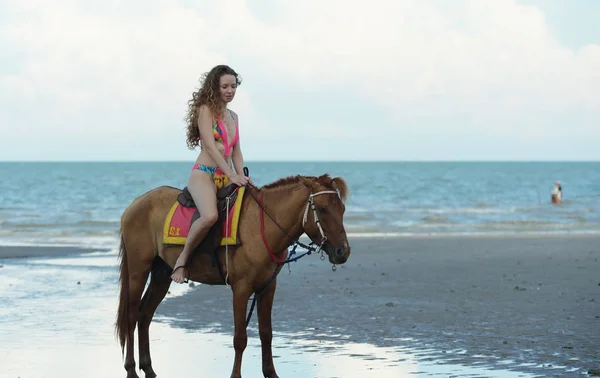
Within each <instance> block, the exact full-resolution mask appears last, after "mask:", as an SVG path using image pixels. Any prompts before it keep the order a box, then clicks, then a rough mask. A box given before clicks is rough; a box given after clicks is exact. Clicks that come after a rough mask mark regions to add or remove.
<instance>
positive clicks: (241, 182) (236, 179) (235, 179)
mask: <svg viewBox="0 0 600 378" xmlns="http://www.w3.org/2000/svg"><path fill="white" fill-rule="evenodd" d="M229 181H231V182H232V183H234V184H236V185H237V186H245V185H246V184H247V183H249V182H250V177H247V176H243V175H238V174H233V175H231V176H230V177H229Z"/></svg>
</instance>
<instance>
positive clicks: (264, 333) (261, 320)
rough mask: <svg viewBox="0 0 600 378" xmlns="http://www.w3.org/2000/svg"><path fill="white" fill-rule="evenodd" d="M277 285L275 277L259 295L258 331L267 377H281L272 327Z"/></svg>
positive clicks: (263, 366)
mask: <svg viewBox="0 0 600 378" xmlns="http://www.w3.org/2000/svg"><path fill="white" fill-rule="evenodd" d="M276 287H277V279H274V280H273V282H271V285H269V287H268V288H266V289H265V291H264V292H262V293H261V295H260V296H259V297H258V306H257V310H258V332H259V334H260V345H261V348H262V371H263V375H264V376H265V377H267V378H279V376H278V375H277V373H276V372H275V366H274V365H273V351H272V348H271V341H272V339H273V329H272V328H271V310H272V309H273V297H274V296H275V289H276Z"/></svg>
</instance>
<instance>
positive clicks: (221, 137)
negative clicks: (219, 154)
mask: <svg viewBox="0 0 600 378" xmlns="http://www.w3.org/2000/svg"><path fill="white" fill-rule="evenodd" d="M229 112H230V113H231V110H229ZM231 118H233V120H234V121H235V118H234V117H233V114H232V115H231ZM212 130H213V136H214V137H215V142H221V143H223V146H224V147H225V156H229V155H230V154H231V150H233V146H235V144H236V143H237V142H238V140H240V130H239V127H238V123H237V121H235V138H233V140H232V141H231V143H228V138H227V127H226V126H225V125H224V124H223V121H221V119H217V123H215V124H214V125H213V127H212ZM200 140H202V136H200Z"/></svg>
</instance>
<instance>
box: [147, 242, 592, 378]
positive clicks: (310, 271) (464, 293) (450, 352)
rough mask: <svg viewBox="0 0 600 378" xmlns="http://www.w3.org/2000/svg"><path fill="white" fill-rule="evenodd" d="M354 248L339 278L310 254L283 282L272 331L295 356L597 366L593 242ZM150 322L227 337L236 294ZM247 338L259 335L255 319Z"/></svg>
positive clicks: (179, 301) (187, 304) (562, 368)
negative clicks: (410, 356)
mask: <svg viewBox="0 0 600 378" xmlns="http://www.w3.org/2000/svg"><path fill="white" fill-rule="evenodd" d="M351 244H352V247H353V251H352V255H351V257H350V260H349V261H348V262H347V263H346V264H345V265H342V266H338V270H337V271H336V272H333V271H332V270H331V265H330V264H329V263H328V262H327V261H320V259H319V257H318V256H315V255H312V256H307V257H305V258H304V259H302V260H300V261H299V262H296V263H293V264H291V269H292V272H291V274H289V273H288V270H287V267H286V268H284V270H283V271H282V273H281V274H280V276H279V280H278V281H279V282H278V289H277V294H276V298H275V306H274V309H273V319H274V332H275V333H276V336H277V337H280V338H281V339H283V340H286V342H289V343H297V344H296V349H297V351H298V353H303V354H305V355H309V356H314V357H315V358H317V357H319V356H320V354H321V353H322V350H321V349H320V348H315V347H314V346H308V347H304V346H302V345H303V344H302V341H303V340H316V341H318V342H321V343H323V344H322V345H326V344H327V345H330V346H329V347H328V348H331V349H335V348H336V347H340V346H342V345H344V344H347V343H359V344H363V343H366V344H372V345H376V346H379V347H386V348H398V349H401V348H408V349H410V350H413V351H417V354H416V357H417V358H418V360H419V361H421V362H424V363H425V362H435V363H451V364H460V365H466V366H485V367H490V368H493V369H510V370H514V371H519V372H527V373H533V374H534V375H535V376H542V377H552V376H560V377H568V376H582V374H585V373H586V372H588V371H589V370H590V369H598V368H600V237H599V236H574V237H566V236H547V237H533V236H523V237H433V238H417V237H414V238H382V239H371V238H355V239H352V240H351ZM157 315H159V316H165V317H168V318H171V320H170V323H171V324H172V325H173V326H175V327H180V328H184V329H189V330H197V329H202V330H212V331H213V332H218V333H224V334H228V335H231V334H232V332H233V329H232V311H231V294H230V292H229V291H228V289H226V288H224V287H222V286H216V287H210V286H196V287H195V288H194V289H193V290H191V291H190V292H189V293H187V294H186V295H183V296H180V297H176V298H170V299H167V300H166V301H164V302H163V303H162V304H161V306H160V307H159V308H158V311H157ZM249 336H250V337H251V338H254V339H257V338H258V335H257V332H256V314H255V315H254V317H253V319H252V322H251V324H250V327H249ZM325 349H327V348H325ZM285 353H288V351H286V350H284V349H279V350H277V348H275V349H274V354H275V355H279V356H281V355H282V354H285ZM353 357H355V358H358V359H361V358H366V360H368V359H369V357H368V356H361V354H360V353H357V354H356V355H355V356H353ZM255 362H256V363H258V361H255ZM390 362H391V363H393V362H394V361H390ZM396 363H400V362H399V361H396ZM276 367H277V359H276ZM440 372H444V370H443V367H442V368H441V370H440ZM484 376H485V374H484Z"/></svg>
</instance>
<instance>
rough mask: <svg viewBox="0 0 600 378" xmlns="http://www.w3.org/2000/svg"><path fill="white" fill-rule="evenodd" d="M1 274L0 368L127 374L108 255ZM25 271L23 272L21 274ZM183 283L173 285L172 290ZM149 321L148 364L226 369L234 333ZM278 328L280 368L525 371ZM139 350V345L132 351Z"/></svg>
mask: <svg viewBox="0 0 600 378" xmlns="http://www.w3.org/2000/svg"><path fill="white" fill-rule="evenodd" d="M0 265H3V267H2V271H1V275H0V296H1V297H2V298H3V300H2V302H3V305H2V307H0V338H1V339H2V343H1V344H0V376H2V377H15V378H16V377H20V378H30V377H31V378H44V377H48V378H58V377H61V378H62V377H89V378H96V377H98V378H99V377H103V378H104V377H107V376H109V377H118V376H124V375H125V370H124V369H123V362H122V359H121V351H120V348H119V346H118V342H117V341H116V339H115V337H114V333H113V322H114V314H115V308H116V298H117V290H116V288H117V286H116V280H117V274H116V263H115V258H114V256H112V255H110V254H107V255H106V256H102V255H100V256H98V255H95V256H88V257H86V256H82V257H72V258H54V259H32V260H18V259H12V260H10V261H9V260H4V261H0ZM23 272H26V273H27V274H26V275H24V274H23ZM187 290H189V289H188V288H187V287H185V286H179V285H175V286H173V287H172V290H171V293H170V294H169V296H171V297H172V296H179V295H182V294H183V293H185V291H187ZM170 322H171V319H169V318H165V317H162V318H160V317H159V318H157V319H156V321H155V322H154V323H153V324H152V325H151V328H150V332H151V333H150V336H151V342H152V344H151V345H152V352H153V363H154V367H155V370H156V371H157V373H158V374H159V376H169V377H171V376H193V375H194V374H197V373H200V372H201V373H202V375H203V376H227V375H228V374H229V373H230V369H231V364H232V357H233V349H232V346H231V336H229V335H223V334H220V333H214V332H211V333H208V332H201V331H195V330H192V331H190V330H185V329H181V328H174V327H171V326H170V324H169V323H170ZM306 336H307V335H298V334H286V333H277V332H276V333H275V335H274V342H273V344H274V345H273V346H274V353H275V355H276V357H275V361H276V367H277V370H278V373H279V375H280V376H282V377H298V378H300V377H302V378H305V377H315V378H318V377H323V378H325V377H366V376H373V374H374V373H376V374H377V377H381V378H392V377H393V378H399V377H409V376H410V377H413V376H415V375H419V376H420V375H438V374H442V373H443V374H448V373H452V374H453V375H456V376H461V375H470V374H476V375H484V376H488V377H493V376H498V377H510V376H514V377H517V376H519V377H523V376H525V375H523V374H516V373H510V372H506V371H502V372H494V371H487V370H484V369H478V368H472V367H468V368H465V367H461V366H459V365H455V366H453V365H447V364H445V365H436V364H433V363H423V362H418V361H417V360H416V359H415V358H414V355H413V354H411V351H410V350H408V349H404V350H403V349H400V348H381V347H375V346H372V345H369V344H359V343H351V342H339V341H335V340H332V341H328V340H322V339H321V340H311V339H308V338H306ZM136 354H137V353H136ZM242 371H243V374H244V376H247V377H257V376H262V375H261V374H262V373H261V366H260V342H259V340H258V338H256V337H252V338H250V339H249V343H248V348H247V350H246V352H245V358H244V364H243V370H242Z"/></svg>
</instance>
